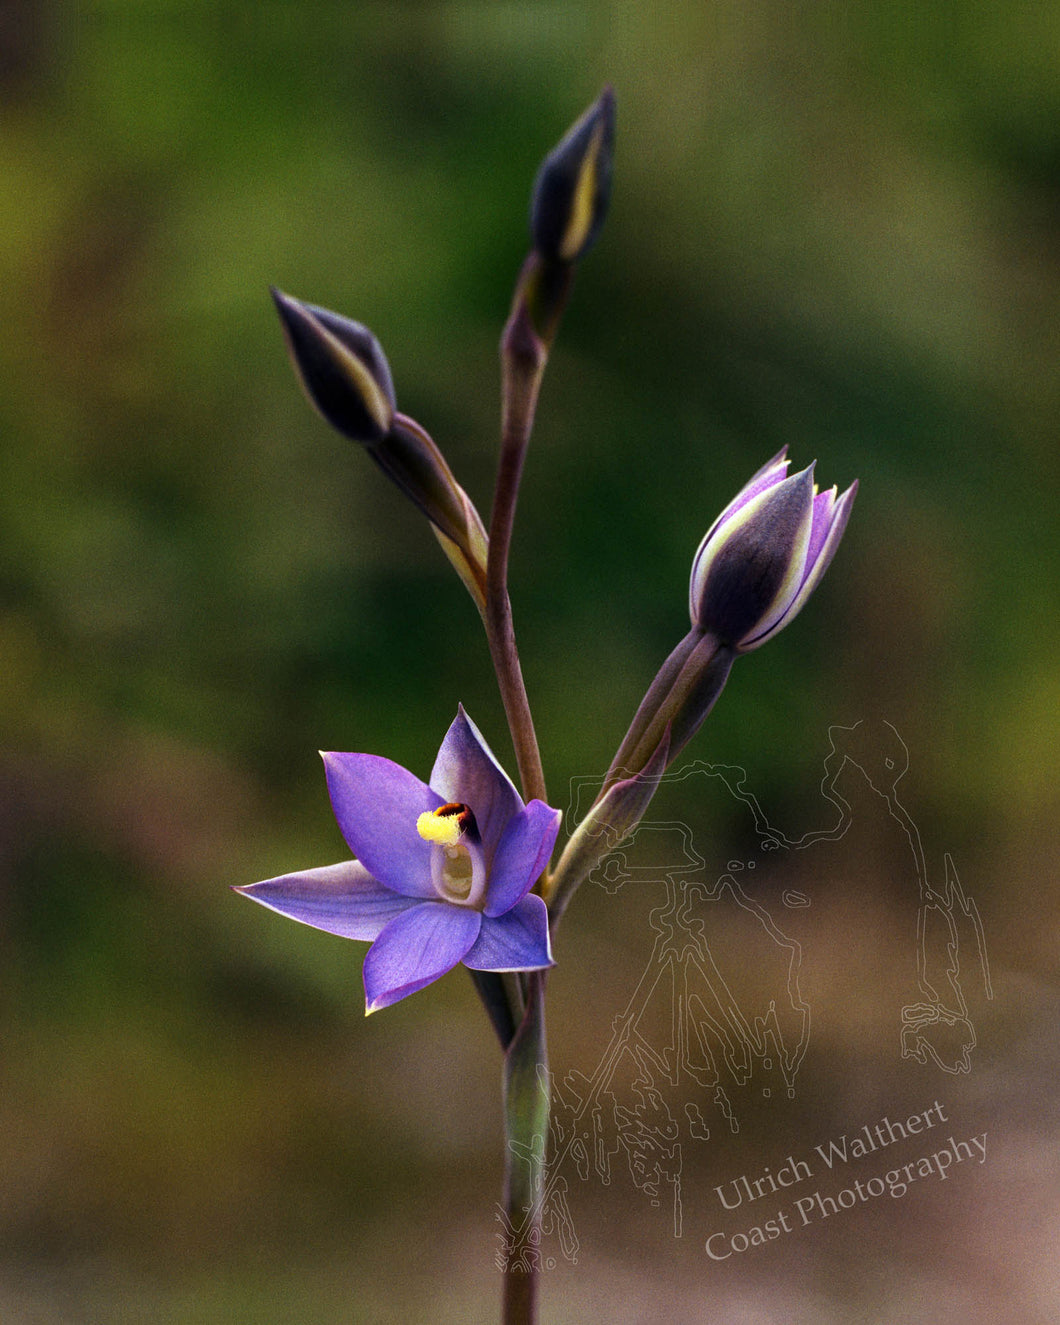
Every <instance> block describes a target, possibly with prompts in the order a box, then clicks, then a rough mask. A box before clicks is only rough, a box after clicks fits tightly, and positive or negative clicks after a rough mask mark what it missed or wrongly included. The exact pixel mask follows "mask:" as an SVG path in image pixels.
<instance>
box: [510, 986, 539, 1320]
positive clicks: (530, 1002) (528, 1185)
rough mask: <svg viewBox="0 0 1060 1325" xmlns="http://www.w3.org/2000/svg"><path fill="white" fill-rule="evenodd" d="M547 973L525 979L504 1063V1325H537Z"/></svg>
mask: <svg viewBox="0 0 1060 1325" xmlns="http://www.w3.org/2000/svg"><path fill="white" fill-rule="evenodd" d="M545 974H546V973H545V972H544V971H533V972H531V973H530V974H529V976H528V977H527V985H528V990H527V1006H526V1014H525V1016H524V1017H523V1020H522V1024H521V1025H520V1027H519V1029H518V1030H517V1031H516V1033H515V1039H514V1040H513V1041H512V1043H511V1046H510V1047H509V1049H508V1053H507V1055H506V1057H505V1060H504V1123H505V1141H506V1150H505V1171H504V1217H505V1224H504V1265H503V1273H504V1313H503V1317H502V1319H503V1322H504V1325H534V1322H535V1321H536V1320H537V1298H538V1282H539V1275H540V1269H541V1214H542V1207H543V1205H544V1195H545V1160H546V1144H547V1140H548V1121H549V1109H550V1103H551V1101H550V1095H549V1084H548V1053H547V1047H546V1036H545Z"/></svg>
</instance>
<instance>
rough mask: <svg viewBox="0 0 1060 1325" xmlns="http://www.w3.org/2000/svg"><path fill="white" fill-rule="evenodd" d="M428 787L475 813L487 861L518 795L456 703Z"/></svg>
mask: <svg viewBox="0 0 1060 1325" xmlns="http://www.w3.org/2000/svg"><path fill="white" fill-rule="evenodd" d="M431 790H432V791H435V792H437V793H438V795H439V796H441V798H442V800H443V801H461V802H462V803H463V804H464V805H469V806H470V807H471V809H472V811H473V813H474V815H475V822H476V823H477V824H478V830H479V834H480V835H481V837H482V844H483V846H484V847H485V848H486V859H487V860H489V859H490V857H491V856H492V854H493V851H494V849H495V848H496V846H497V843H498V841H499V840H500V837H501V834H502V833H503V832H504V829H505V827H506V825H507V823H508V820H509V819H511V818H512V817H513V815H516V814H518V813H519V811H520V810H521V809H522V808H523V802H522V798H521V797H520V795H519V793H518V792H517V791H516V790H515V787H514V786H513V785H512V782H511V779H510V778H509V777H508V774H507V773H505V771H504V769H503V768H501V766H500V764H499V763H498V762H497V759H496V757H495V756H494V754H493V751H492V750H491V749H490V748H489V746H488V745H487V744H486V742H485V741H484V740H483V738H482V733H481V732H480V731H479V729H478V728H477V727H476V726H475V724H474V723H473V722H472V721H471V719H470V718H469V717H468V716H467V714H466V713H465V712H464V707H463V705H461V706H460V708H459V710H458V712H457V715H456V717H455V718H454V719H453V725H452V726H451V727H450V728H449V730H448V731H447V732H446V734H445V740H443V741H442V746H441V749H440V750H439V751H438V758H437V759H436V760H435V763H434V769H433V770H432V772H431Z"/></svg>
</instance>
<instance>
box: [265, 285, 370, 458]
mask: <svg viewBox="0 0 1060 1325" xmlns="http://www.w3.org/2000/svg"><path fill="white" fill-rule="evenodd" d="M272 297H273V299H274V300H275V301H276V308H277V310H278V311H279V314H280V321H281V322H282V323H283V331H284V337H285V338H286V341H287V348H288V349H289V350H290V353H291V359H292V361H293V363H294V366H295V370H296V372H297V373H298V377H299V379H300V380H301V383H302V386H303V387H304V388H305V393H306V395H307V396H308V397H309V400H310V402H311V403H312V404H313V405H314V406H315V407H316V409H317V410H319V412H320V413H321V414H322V415H323V417H324V418H325V419H326V420H327V422H328V423H330V424H331V426H332V427H333V428H337V429H338V431H339V432H341V433H342V434H343V435H344V436H345V437H349V438H350V439H351V440H352V441H355V442H362V443H364V444H366V445H371V444H373V443H375V442H378V441H380V440H381V439H382V438H383V437H385V436H386V434H387V433H388V432H389V431H390V426H391V424H392V422H393V419H394V410H395V408H396V403H395V400H394V384H393V382H392V381H391V378H390V367H389V365H388V364H387V361H386V356H385V355H384V354H383V351H382V348H381V346H380V344H379V342H378V341H377V340H376V338H375V337H374V336H373V335H372V333H371V332H370V331H369V330H368V328H367V327H364V326H362V325H361V324H360V323H359V322H352V321H351V320H350V319H349V318H345V317H340V316H339V314H338V313H331V312H329V311H328V310H327V309H326V308H316V307H314V306H313V305H312V304H303V303H301V302H300V301H299V300H297V299H292V298H291V297H290V296H289V295H286V294H283V293H281V292H280V291H279V290H273V292H272Z"/></svg>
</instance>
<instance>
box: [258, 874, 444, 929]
mask: <svg viewBox="0 0 1060 1325" xmlns="http://www.w3.org/2000/svg"><path fill="white" fill-rule="evenodd" d="M234 891H235V892H237V893H242V894H243V896H244V897H249V898H250V899H251V901H254V902H260V903H261V905H262V906H267V907H268V908H269V910H270V911H277V912H278V913H279V914H280V915H282V916H288V917H289V918H290V919H291V920H299V921H301V923H302V924H303V925H312V927H313V928H314V929H323V930H326V931H327V932H328V933H329V934H339V935H340V936H341V937H342V938H344V939H368V940H369V941H371V940H373V939H375V938H378V936H379V933H380V931H381V930H382V929H383V927H384V926H385V925H386V924H388V923H389V922H390V921H391V920H393V919H394V917H395V916H397V915H400V913H401V912H402V911H407V910H408V908H409V907H410V906H416V905H418V903H417V902H416V900H415V899H414V898H411V897H402V896H401V895H400V894H399V893H395V892H391V891H390V889H389V888H384V887H383V885H382V884H381V883H378V882H377V881H376V880H375V879H373V878H372V876H371V875H370V874H369V873H368V871H367V870H366V869H365V868H364V866H363V865H362V864H361V863H360V861H357V860H345V861H342V862H341V863H340V864H338V865H324V866H323V867H322V868H320V869H315V870H302V871H301V872H300V873H298V874H283V875H280V877H279V878H276V879H265V880H263V881H262V882H261V883H251V884H249V885H247V887H245V888H236V889H235V890H234Z"/></svg>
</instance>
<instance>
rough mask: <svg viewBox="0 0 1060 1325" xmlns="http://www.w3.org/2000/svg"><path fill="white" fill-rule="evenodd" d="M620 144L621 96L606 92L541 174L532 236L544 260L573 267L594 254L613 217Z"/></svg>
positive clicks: (557, 149) (534, 203) (545, 163)
mask: <svg viewBox="0 0 1060 1325" xmlns="http://www.w3.org/2000/svg"><path fill="white" fill-rule="evenodd" d="M614 139H615V94H614V92H613V91H612V89H611V88H610V87H605V88H604V90H603V92H601V94H600V96H599V97H598V98H597V100H596V101H595V102H594V103H593V104H592V105H591V106H590V107H589V109H588V110H587V111H586V112H585V114H584V115H583V116H582V117H581V119H580V120H578V122H577V123H576V124H575V125H574V126H573V127H572V128H571V129H570V131H569V132H568V133H567V135H566V137H565V138H564V139H563V140H562V142H561V143H560V144H559V145H558V146H557V147H556V148H555V149H554V150H553V151H552V152H550V153H549V155H548V156H547V157H546V158H545V160H544V162H543V163H542V166H541V169H540V170H539V171H538V175H537V180H536V182H535V184H534V195H533V204H532V208H531V214H530V230H531V233H532V234H533V238H534V246H535V248H536V249H537V251H538V252H539V253H540V254H541V255H542V257H544V258H547V259H548V260H550V261H552V262H563V263H568V262H574V261H575V260H576V259H578V258H580V257H582V256H584V254H585V253H587V252H588V251H589V249H590V247H591V246H592V244H593V242H594V241H595V239H596V236H597V235H598V233H599V231H600V227H601V226H602V225H603V223H604V217H605V216H606V215H607V204H608V201H609V200H610V196H611V161H612V153H613V148H614Z"/></svg>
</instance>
